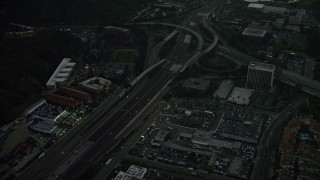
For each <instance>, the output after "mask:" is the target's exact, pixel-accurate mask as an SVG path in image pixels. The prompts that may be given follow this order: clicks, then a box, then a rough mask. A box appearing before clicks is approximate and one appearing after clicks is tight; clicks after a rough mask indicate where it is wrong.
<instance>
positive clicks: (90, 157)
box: [18, 0, 320, 180]
mask: <svg viewBox="0 0 320 180" xmlns="http://www.w3.org/2000/svg"><path fill="white" fill-rule="evenodd" d="M220 2H221V1H218V0H217V1H212V2H211V3H210V4H209V6H206V7H204V8H201V9H198V10H196V11H195V12H193V13H190V15H189V17H188V18H187V19H186V20H185V21H184V22H183V23H182V24H181V25H175V24H169V23H155V22H146V23H140V24H141V25H154V24H159V25H163V26H170V27H174V28H177V29H179V32H178V34H179V37H178V38H177V44H176V46H175V47H174V49H173V52H174V53H170V54H169V55H168V56H167V58H166V59H165V61H166V62H164V63H162V62H161V63H160V64H159V67H157V68H156V69H153V70H152V72H153V74H152V75H150V76H149V77H148V80H147V81H146V82H145V83H140V84H138V83H137V82H135V83H134V84H137V85H136V86H138V87H132V89H133V90H131V91H129V92H128V94H127V96H126V98H125V99H124V100H122V102H121V103H120V104H119V105H118V106H116V107H115V108H114V109H112V111H111V112H109V113H105V112H104V113H102V112H103V111H99V112H97V111H95V112H93V115H92V116H89V118H92V119H93V120H94V122H92V123H91V124H92V125H91V126H90V127H88V128H86V127H82V126H81V128H80V127H76V128H75V129H74V130H72V131H73V133H70V134H68V135H67V137H65V138H64V139H62V140H60V141H59V142H57V143H56V144H55V145H54V146H53V147H52V148H51V149H49V150H48V151H47V152H46V156H45V157H44V158H43V159H39V160H36V161H35V162H33V163H32V164H31V165H30V166H29V167H28V168H27V169H26V170H25V171H23V172H22V173H21V174H20V175H19V177H18V179H46V178H48V177H54V178H59V179H68V180H69V179H79V178H80V177H81V176H83V175H84V173H86V171H87V170H88V169H89V168H90V167H92V165H93V164H94V163H96V162H98V161H99V160H100V159H101V158H102V157H103V156H104V155H105V154H107V153H108V152H110V151H111V150H112V149H114V147H116V146H117V145H118V144H119V143H121V141H122V140H123V139H124V138H126V136H127V135H128V134H129V133H130V131H131V129H132V127H133V126H134V124H136V121H138V118H137V117H138V116H139V115H140V114H141V112H143V111H144V110H145V109H146V107H148V106H152V104H153V103H154V100H155V99H156V98H157V97H158V96H160V92H161V91H162V90H163V89H165V88H166V86H167V85H168V84H169V83H170V82H171V80H173V79H174V78H175V76H176V75H177V74H178V73H179V72H183V71H184V70H185V69H186V68H187V67H189V66H190V65H191V64H193V63H194V62H196V61H197V60H198V59H199V58H200V57H201V56H203V55H204V54H206V53H209V52H211V51H212V50H213V49H214V48H216V47H217V45H218V41H219V36H218V34H217V33H216V32H215V31H214V30H213V29H212V28H211V26H210V22H209V21H208V19H209V18H208V17H209V15H210V13H208V12H210V11H212V9H213V8H214V7H215V6H217V5H218V4H219V3H220ZM200 12H202V13H203V14H202V15H201V16H199V15H198V13H200ZM190 22H194V23H202V24H203V26H204V27H205V28H206V29H207V30H208V31H209V32H210V33H211V34H212V35H213V37H214V40H213V41H212V43H211V44H210V45H209V46H208V47H207V48H206V49H203V46H204V42H203V39H204V38H203V37H202V36H201V35H200V34H199V33H198V32H196V31H195V30H193V29H192V28H191V27H188V24H189V23H190ZM180 31H181V32H180ZM187 33H188V34H192V35H194V36H195V37H196V38H197V40H198V46H197V48H196V52H195V54H193V55H192V56H191V57H189V56H188V55H186V54H187V53H185V52H186V51H187V48H188V46H186V45H185V44H184V43H183V39H184V38H183V37H184V35H185V34H187ZM176 34H177V33H176ZM162 43H163V42H162ZM163 44H164V43H163ZM163 44H162V45H163ZM162 45H161V46H156V48H155V51H156V52H157V53H156V55H155V58H156V59H157V61H158V62H159V61H160V59H159V56H158V55H157V54H158V52H159V49H160V48H161V47H162ZM218 51H220V52H223V53H225V54H228V55H230V56H236V57H241V56H242V54H241V53H239V52H238V51H234V50H232V49H230V48H224V47H219V48H218ZM152 58H153V57H152ZM240 59H241V58H240ZM243 59H247V60H249V59H248V58H243ZM247 63H249V61H248V62H244V63H243V64H247ZM173 65H180V67H181V68H180V69H179V70H178V71H171V70H170V68H171V67H172V66H173ZM319 90H320V89H319ZM303 102H305V101H303V100H302V99H299V100H297V103H295V104H294V105H292V107H291V106H288V107H287V108H286V109H285V112H286V111H287V110H288V108H289V109H290V108H293V109H298V107H300V106H301V104H303ZM101 108H102V109H103V108H104V107H101ZM285 112H284V114H283V115H281V118H282V119H287V118H288V117H287V116H290V115H291V114H286V113H285ZM279 118H280V117H279ZM273 122H274V123H272V124H270V126H269V127H268V128H267V130H266V132H265V133H264V135H263V137H262V139H261V141H260V148H259V152H258V156H257V157H258V161H257V162H256V163H255V167H254V171H253V175H252V178H251V179H263V178H262V177H267V176H266V175H267V174H268V170H269V168H270V166H271V164H270V163H271V160H270V158H269V159H267V158H268V157H269V156H270V155H271V154H272V152H273V150H272V149H271V148H269V149H268V147H270V144H271V142H270V137H271V136H272V134H273V133H274V130H275V129H277V130H278V128H279V122H276V121H273ZM84 145H85V146H87V148H86V149H85V150H84V151H83V152H82V153H81V154H79V156H78V158H77V159H76V160H75V161H74V162H72V163H70V164H69V165H68V166H66V169H65V171H63V172H61V173H58V174H56V173H55V170H56V169H57V168H58V167H59V166H61V164H63V163H64V162H66V161H67V159H68V156H70V154H77V153H78V152H77V149H79V148H81V147H83V146H84ZM271 146H272V145H271Z"/></svg>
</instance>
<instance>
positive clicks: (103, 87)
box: [79, 76, 111, 94]
mask: <svg viewBox="0 0 320 180" xmlns="http://www.w3.org/2000/svg"><path fill="white" fill-rule="evenodd" d="M110 85H111V81H109V80H108V79H104V78H101V77H97V76H96V77H93V78H90V79H87V80H85V81H82V82H80V83H79V86H80V88H81V89H83V90H86V91H89V92H92V93H96V94H99V93H101V92H106V91H108V90H109V88H110Z"/></svg>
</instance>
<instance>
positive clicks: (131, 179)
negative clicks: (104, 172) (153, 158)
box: [114, 165, 147, 180]
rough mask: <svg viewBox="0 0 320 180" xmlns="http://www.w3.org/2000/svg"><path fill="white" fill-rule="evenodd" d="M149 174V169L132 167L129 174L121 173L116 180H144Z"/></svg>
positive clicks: (128, 171)
mask: <svg viewBox="0 0 320 180" xmlns="http://www.w3.org/2000/svg"><path fill="white" fill-rule="evenodd" d="M146 174H147V168H145V167H140V166H136V165H131V166H130V167H129V169H128V170H127V172H123V171H120V172H119V173H118V175H117V176H116V177H115V178H114V180H137V179H144V176H145V175H146Z"/></svg>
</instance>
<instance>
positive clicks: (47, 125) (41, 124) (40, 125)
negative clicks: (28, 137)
mask: <svg viewBox="0 0 320 180" xmlns="http://www.w3.org/2000/svg"><path fill="white" fill-rule="evenodd" d="M29 127H30V128H31V129H33V130H35V131H38V132H41V133H46V134H54V133H55V130H56V129H57V128H58V125H57V124H56V123H55V122H54V121H38V122H37V123H34V124H32V125H30V126H29Z"/></svg>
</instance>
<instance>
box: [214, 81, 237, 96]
mask: <svg viewBox="0 0 320 180" xmlns="http://www.w3.org/2000/svg"><path fill="white" fill-rule="evenodd" d="M233 87H234V83H233V81H231V80H224V81H223V82H222V83H221V84H220V85H219V87H218V89H217V90H216V91H215V92H214V94H213V97H215V98H219V99H227V97H228V96H229V94H230V92H231V90H232V88H233Z"/></svg>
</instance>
